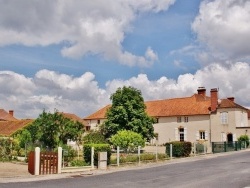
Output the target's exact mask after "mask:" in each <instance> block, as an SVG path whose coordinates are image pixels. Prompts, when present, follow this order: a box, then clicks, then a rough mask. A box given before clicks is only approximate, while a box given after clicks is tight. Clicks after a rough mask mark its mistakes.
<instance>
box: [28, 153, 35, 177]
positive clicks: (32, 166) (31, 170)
mask: <svg viewBox="0 0 250 188" xmlns="http://www.w3.org/2000/svg"><path fill="white" fill-rule="evenodd" d="M28 172H29V173H30V174H32V175H35V152H34V151H31V152H30V153H29V158H28Z"/></svg>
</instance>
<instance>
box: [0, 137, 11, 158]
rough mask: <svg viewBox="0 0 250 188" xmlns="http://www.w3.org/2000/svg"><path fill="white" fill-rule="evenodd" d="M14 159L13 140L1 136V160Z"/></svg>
mask: <svg viewBox="0 0 250 188" xmlns="http://www.w3.org/2000/svg"><path fill="white" fill-rule="evenodd" d="M11 160H12V140H11V139H10V138H0V161H11Z"/></svg>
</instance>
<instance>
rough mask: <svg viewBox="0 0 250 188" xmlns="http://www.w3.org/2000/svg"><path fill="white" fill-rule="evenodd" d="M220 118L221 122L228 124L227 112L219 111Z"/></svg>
mask: <svg viewBox="0 0 250 188" xmlns="http://www.w3.org/2000/svg"><path fill="white" fill-rule="evenodd" d="M220 120H221V124H228V113H227V112H221V113H220Z"/></svg>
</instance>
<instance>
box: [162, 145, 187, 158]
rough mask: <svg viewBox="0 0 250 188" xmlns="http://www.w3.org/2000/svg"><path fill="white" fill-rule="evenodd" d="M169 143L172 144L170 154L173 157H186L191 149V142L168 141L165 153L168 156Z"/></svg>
mask: <svg viewBox="0 0 250 188" xmlns="http://www.w3.org/2000/svg"><path fill="white" fill-rule="evenodd" d="M170 144H172V155H173V157H188V156H189V155H190V153H191V150H192V143H191V142H180V141H174V142H168V143H166V144H165V146H166V154H167V155H168V156H170Z"/></svg>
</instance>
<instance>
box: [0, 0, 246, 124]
mask: <svg viewBox="0 0 250 188" xmlns="http://www.w3.org/2000/svg"><path fill="white" fill-rule="evenodd" d="M249 41H250V1H249V0H192V1H188V0H140V1H134V0H115V1H114V0H105V1H103V0H91V1H88V0H53V1H51V0H43V1H41V0H22V1H20V0H0V87H1V88H2V89H1V92H0V108H3V109H5V110H6V111H8V110H14V116H15V117H17V118H20V119H21V118H36V117H38V115H39V114H40V113H42V111H43V110H45V111H48V112H54V110H58V111H61V112H67V113H74V114H76V115H78V116H79V117H81V118H84V117H86V116H88V115H90V114H92V113H93V112H95V111H96V110H98V109H100V108H102V107H104V106H105V105H107V104H110V103H111V101H110V96H111V95H112V93H114V92H115V91H116V90H117V88H119V87H123V86H132V87H135V88H136V89H139V90H140V91H141V93H142V96H143V98H144V100H145V101H149V100H159V99H168V98H176V97H188V96H191V95H193V94H194V93H196V92H197V88H198V87H205V88H206V89H207V95H208V96H209V95H210V89H212V88H219V98H226V97H235V101H236V103H238V104H240V105H242V106H244V107H247V108H250V95H249V92H250V82H249V80H250V42H249Z"/></svg>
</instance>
